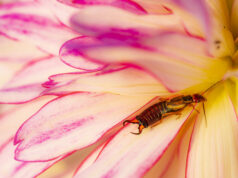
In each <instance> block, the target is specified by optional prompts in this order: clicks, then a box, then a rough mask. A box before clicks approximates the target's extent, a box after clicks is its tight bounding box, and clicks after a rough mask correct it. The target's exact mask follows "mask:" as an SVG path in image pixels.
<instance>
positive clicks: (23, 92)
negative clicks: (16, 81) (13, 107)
mask: <svg viewBox="0 0 238 178" xmlns="http://www.w3.org/2000/svg"><path fill="white" fill-rule="evenodd" d="M43 91H44V87H42V86H41V85H40V84H36V85H27V86H22V87H14V88H7V89H1V90H0V103H8V104H10V103H11V104H20V103H25V102H27V101H30V100H33V99H35V98H37V97H38V96H40V93H41V92H43Z"/></svg>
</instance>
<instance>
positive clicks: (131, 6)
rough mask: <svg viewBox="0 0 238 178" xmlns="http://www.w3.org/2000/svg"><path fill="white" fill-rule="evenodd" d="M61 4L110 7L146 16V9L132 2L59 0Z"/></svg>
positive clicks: (120, 0)
mask: <svg viewBox="0 0 238 178" xmlns="http://www.w3.org/2000/svg"><path fill="white" fill-rule="evenodd" d="M58 1H59V2H62V3H65V4H69V5H72V6H75V7H80V5H82V6H86V5H90V6H93V5H109V6H114V7H118V8H121V9H124V10H127V11H130V12H133V13H136V14H146V11H145V9H143V8H142V7H141V6H140V5H139V4H137V3H135V2H133V1H131V0H109V1H108V0H74V1H72V0H58Z"/></svg>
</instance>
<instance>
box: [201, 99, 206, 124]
mask: <svg viewBox="0 0 238 178" xmlns="http://www.w3.org/2000/svg"><path fill="white" fill-rule="evenodd" d="M202 107H203V113H204V116H205V122H206V127H207V116H206V112H205V106H204V103H202Z"/></svg>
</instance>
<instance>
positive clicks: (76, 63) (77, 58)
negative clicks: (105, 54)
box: [59, 37, 107, 71]
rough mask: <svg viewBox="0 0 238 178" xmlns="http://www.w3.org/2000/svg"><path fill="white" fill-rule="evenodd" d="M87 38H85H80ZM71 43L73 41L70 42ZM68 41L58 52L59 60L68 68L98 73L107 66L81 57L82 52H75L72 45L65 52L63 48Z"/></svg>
mask: <svg viewBox="0 0 238 178" xmlns="http://www.w3.org/2000/svg"><path fill="white" fill-rule="evenodd" d="M82 38H87V37H82ZM70 41H73V40H70ZM68 42H69V41H67V42H66V43H64V44H63V45H62V47H61V49H60V51H59V54H60V59H61V60H62V62H64V63H65V64H66V65H68V66H70V67H74V68H76V69H81V70H87V71H98V70H102V69H103V68H105V67H106V66H107V64H106V63H100V62H96V61H93V60H92V61H90V60H89V59H88V57H86V56H84V55H82V52H80V51H79V50H77V49H76V48H75V47H76V46H74V45H73V44H72V45H73V46H72V47H71V49H69V50H66V48H65V46H66V45H67V44H68Z"/></svg>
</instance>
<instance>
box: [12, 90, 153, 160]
mask: <svg viewBox="0 0 238 178" xmlns="http://www.w3.org/2000/svg"><path fill="white" fill-rule="evenodd" d="M150 99H151V97H124V96H118V95H111V94H89V93H74V94H70V95H67V96H64V97H59V98H58V99H55V100H52V101H51V102H49V103H47V104H46V105H45V106H43V107H42V108H41V109H40V110H39V111H38V112H37V113H36V114H35V115H33V116H32V117H31V118H30V119H29V120H27V121H26V122H25V123H24V124H23V125H22V126H21V127H20V129H19V130H18V132H17V133H16V137H15V141H14V143H15V144H19V145H18V147H17V149H16V152H15V153H16V159H18V160H27V161H45V160H50V159H52V158H55V157H57V156H59V155H62V154H65V153H67V152H70V151H73V150H76V149H80V148H83V147H86V146H88V145H90V144H93V143H94V142H95V141H97V140H98V139H100V137H102V136H103V135H104V134H105V133H106V132H107V131H108V130H109V129H110V128H112V127H113V126H114V125H116V124H118V123H119V122H120V121H121V120H123V119H124V118H126V117H128V116H129V115H130V114H131V113H133V112H134V111H136V110H137V109H139V107H140V106H141V105H142V104H143V103H146V102H148V101H149V100H150ZM108 103H110V105H108ZM88 106H90V108H89V107H88ZM99 107H100V109H99ZM119 107H120V109H118V108H119ZM66 143H67V144H66ZM62 144H63V146H62ZM44 150H47V152H45V151H44Z"/></svg>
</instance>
